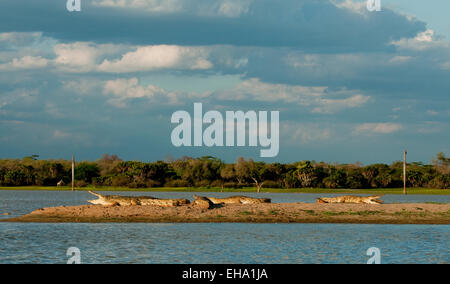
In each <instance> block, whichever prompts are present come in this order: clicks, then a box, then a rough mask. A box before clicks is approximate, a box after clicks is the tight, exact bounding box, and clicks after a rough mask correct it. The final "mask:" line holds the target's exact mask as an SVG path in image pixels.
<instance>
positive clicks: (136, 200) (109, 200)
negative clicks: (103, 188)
mask: <svg viewBox="0 0 450 284" xmlns="http://www.w3.org/2000/svg"><path fill="white" fill-rule="evenodd" d="M89 193H90V194H93V195H95V196H97V197H98V199H95V200H88V202H90V203H92V204H98V205H103V206H117V205H119V206H136V205H143V206H144V205H157V206H163V207H175V206H181V205H186V204H189V203H190V201H189V200H187V199H158V198H155V197H151V196H120V195H102V194H99V193H95V192H92V191H89Z"/></svg>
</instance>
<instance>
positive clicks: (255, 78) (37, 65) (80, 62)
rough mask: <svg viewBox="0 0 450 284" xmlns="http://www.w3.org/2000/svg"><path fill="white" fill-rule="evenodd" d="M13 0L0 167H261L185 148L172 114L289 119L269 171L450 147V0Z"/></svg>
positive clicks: (424, 156)
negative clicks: (240, 113) (93, 163)
mask: <svg viewBox="0 0 450 284" xmlns="http://www.w3.org/2000/svg"><path fill="white" fill-rule="evenodd" d="M381 2H382V11H380V12H369V11H368V10H367V8H366V1H357V0H344V1H340V0H164V1H163V0H81V5H82V11H81V12H72V13H71V12H68V11H67V9H66V1H65V0H58V1H55V0H2V1H1V2H0V157H1V158H21V157H23V156H27V155H31V154H39V155H41V157H42V158H67V159H68V158H70V157H71V155H72V154H75V155H76V156H77V157H78V159H87V160H95V159H97V158H99V157H100V156H101V155H102V154H103V153H110V154H117V155H119V156H120V157H121V158H123V159H127V160H128V159H130V160H131V159H137V160H144V161H154V160H159V159H161V160H164V159H166V158H167V157H168V156H169V155H170V156H172V157H181V156H183V155H188V156H194V157H197V156H204V155H212V156H217V157H220V158H222V159H224V160H225V161H228V162H231V161H234V160H235V159H236V158H237V157H239V156H245V157H253V158H255V159H256V160H260V158H259V150H260V148H237V147H231V148H226V147H215V148H208V147H195V148H194V147H190V148H186V147H182V148H176V147H174V146H173V145H172V143H171V140H170V134H171V131H172V129H173V128H174V127H175V126H176V125H173V124H171V123H170V118H171V115H172V113H173V112H175V111H177V110H186V111H189V112H191V113H192V112H193V103H195V102H202V103H203V109H204V110H205V111H206V110H219V111H221V112H225V111H229V110H234V111H237V110H244V111H247V110H255V111H259V110H267V111H271V110H278V111H280V152H279V155H278V156H277V157H275V158H271V159H266V161H268V162H271V161H276V162H292V161H296V160H305V159H310V160H317V161H327V162H341V163H344V162H355V161H360V162H363V163H365V164H367V163H375V162H383V163H390V162H392V161H395V160H399V159H400V158H401V156H402V150H403V149H404V148H407V149H408V154H409V159H410V160H415V161H424V162H428V161H430V159H431V158H432V157H433V156H434V155H435V154H436V153H437V152H440V151H442V152H445V153H447V154H449V153H450V143H449V141H450V124H449V118H450V104H449V96H450V40H449V39H450V20H449V19H448V15H447V12H448V11H449V10H450V1H448V0H430V1H423V0H382V1H381Z"/></svg>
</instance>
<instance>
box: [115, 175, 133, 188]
mask: <svg viewBox="0 0 450 284" xmlns="http://www.w3.org/2000/svg"><path fill="white" fill-rule="evenodd" d="M129 184H130V178H129V177H128V176H115V177H112V178H111V185H112V186H116V187H126V186H128V185H129Z"/></svg>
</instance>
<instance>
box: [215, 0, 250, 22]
mask: <svg viewBox="0 0 450 284" xmlns="http://www.w3.org/2000/svg"><path fill="white" fill-rule="evenodd" d="M251 2H252V0H225V1H223V2H222V3H220V5H219V9H218V14H219V15H221V16H226V17H230V18H236V17H239V16H240V15H242V14H246V13H247V12H248V9H249V6H250V4H251Z"/></svg>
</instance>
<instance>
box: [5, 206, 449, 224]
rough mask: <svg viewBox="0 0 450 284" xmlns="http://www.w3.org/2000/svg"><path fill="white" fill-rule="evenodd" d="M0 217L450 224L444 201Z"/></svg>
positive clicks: (91, 210) (88, 210) (120, 209)
mask: <svg viewBox="0 0 450 284" xmlns="http://www.w3.org/2000/svg"><path fill="white" fill-rule="evenodd" d="M0 222H45V223H55V222H56V223H58V222H83V223H85V222H87V223H92V222H94V223H99V222H120V223H123V222H146V223H237V222H239V223H361V224H450V204H423V203H408V204H405V203H401V204H380V205H369V204H316V203H279V204H252V205H243V204H236V205H223V206H220V207H217V208H213V209H201V208H196V207H193V206H192V205H185V206H179V207H158V206H113V207H104V206H101V205H82V206H68V207H64V206H62V207H52V208H43V209H39V210H36V211H34V212H32V213H30V214H27V215H24V216H22V217H18V218H10V219H4V220H1V221H0Z"/></svg>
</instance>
